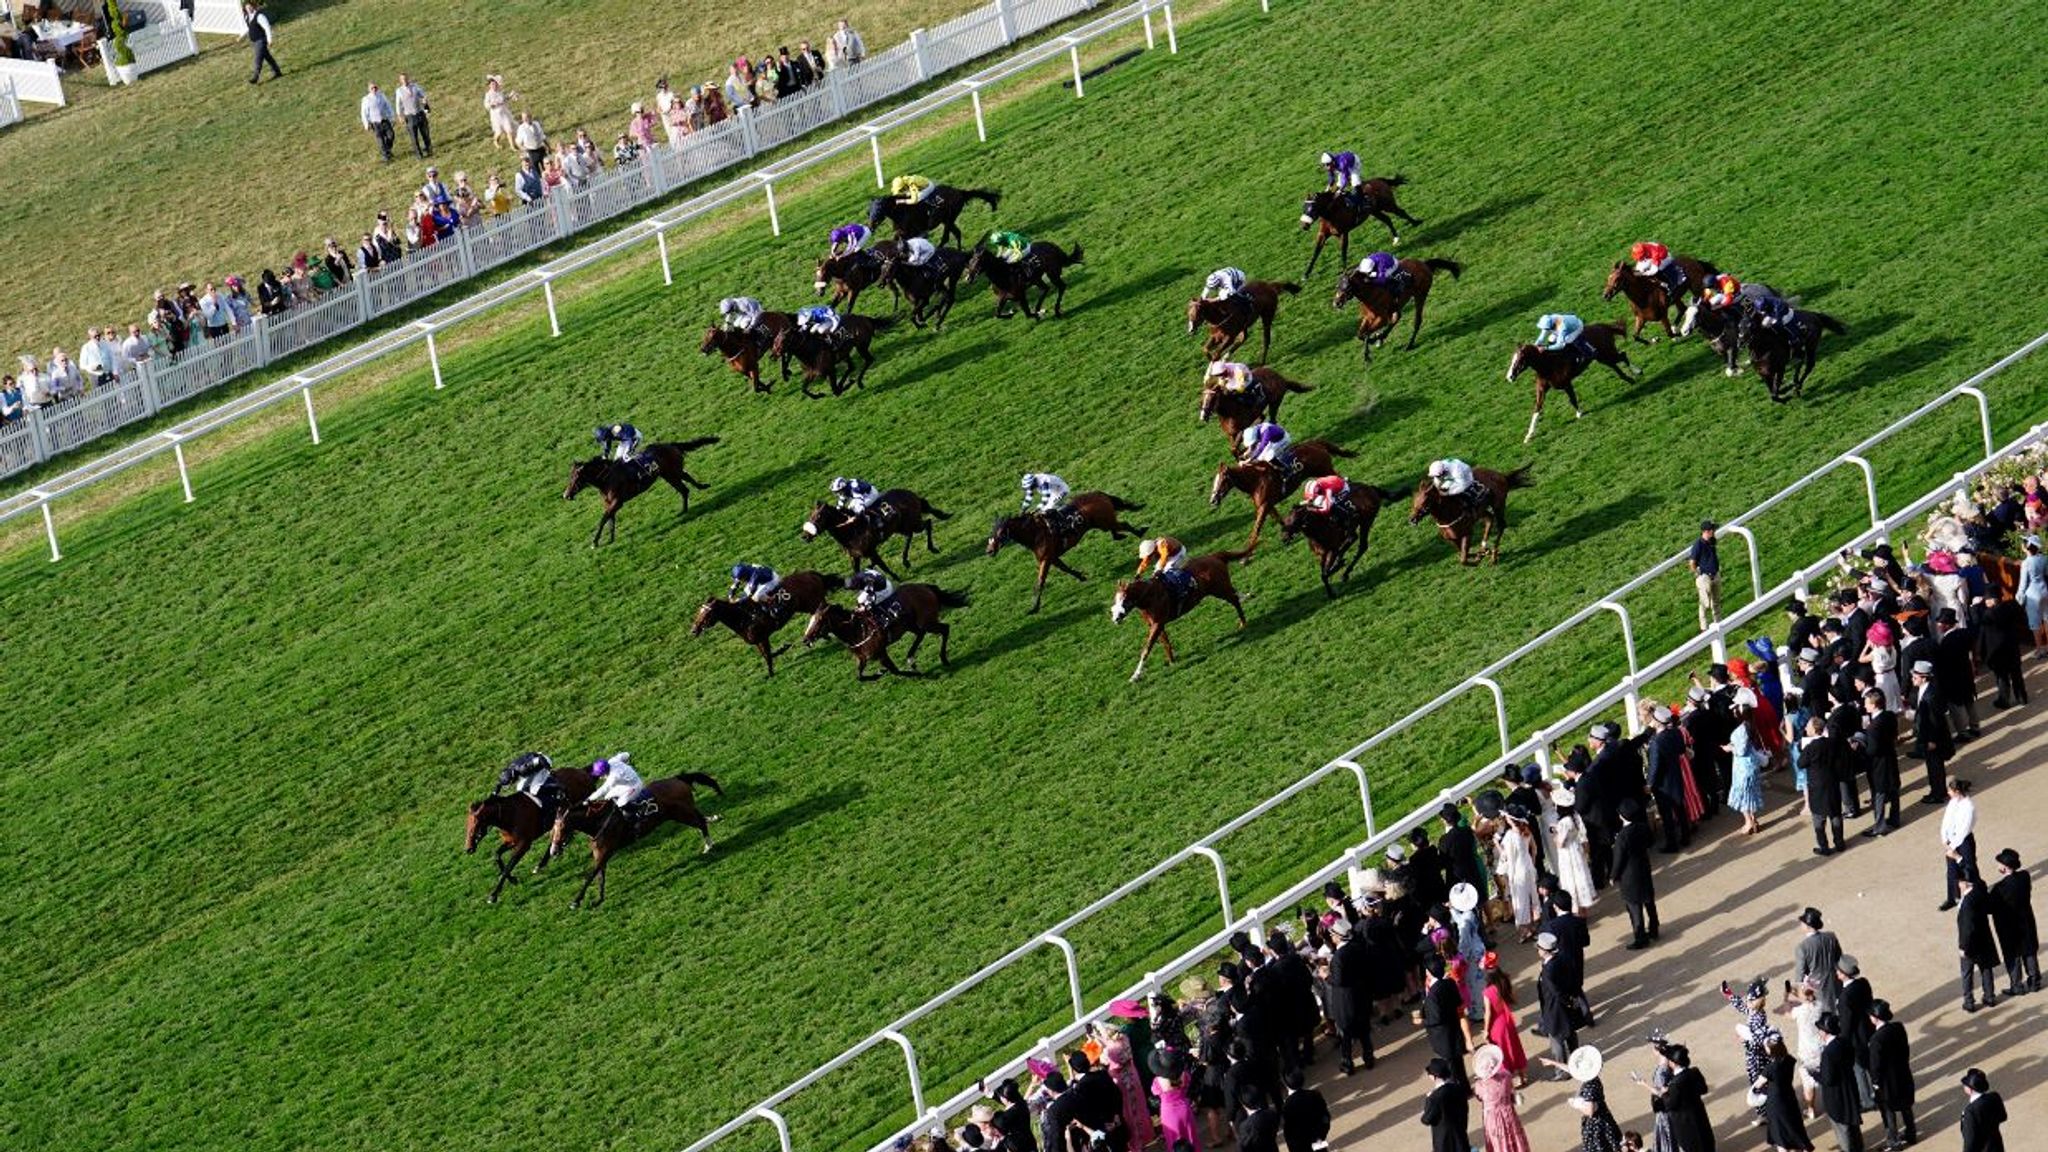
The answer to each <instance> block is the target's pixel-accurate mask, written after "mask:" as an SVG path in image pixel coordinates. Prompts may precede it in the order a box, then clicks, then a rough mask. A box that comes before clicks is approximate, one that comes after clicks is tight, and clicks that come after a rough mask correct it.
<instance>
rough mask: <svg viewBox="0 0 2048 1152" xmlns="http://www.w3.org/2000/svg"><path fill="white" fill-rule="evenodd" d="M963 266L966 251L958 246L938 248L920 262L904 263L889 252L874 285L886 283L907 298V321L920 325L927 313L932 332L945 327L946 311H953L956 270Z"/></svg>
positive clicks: (956, 282) (959, 270)
mask: <svg viewBox="0 0 2048 1152" xmlns="http://www.w3.org/2000/svg"><path fill="white" fill-rule="evenodd" d="M966 267H967V253H966V252H965V251H963V250H961V249H959V248H939V249H935V250H934V251H933V252H932V258H931V259H930V260H928V261H926V262H925V263H923V264H906V263H904V261H903V258H902V257H901V256H897V255H893V254H892V255H890V256H889V257H888V258H887V259H885V260H883V261H882V270H881V272H880V273H879V274H878V276H877V277H876V280H875V282H876V283H877V284H887V285H888V286H889V291H891V292H895V293H897V294H898V295H899V296H908V297H910V323H911V324H912V325H913V326H914V327H918V328H922V327H924V321H925V316H926V314H927V312H929V314H930V316H931V321H932V331H934V332H937V331H940V330H942V329H944V328H945V326H946V313H948V312H951V311H952V310H953V298H954V297H955V296H956V295H958V293H959V291H960V273H961V271H962V270H963V269H965V268H966Z"/></svg>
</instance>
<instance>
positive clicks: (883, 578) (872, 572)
mask: <svg viewBox="0 0 2048 1152" xmlns="http://www.w3.org/2000/svg"><path fill="white" fill-rule="evenodd" d="M846 590H847V591H849V592H852V593H854V594H855V595H854V598H853V606H854V607H855V608H858V609H859V610H860V611H862V612H864V613H866V614H867V617H868V621H869V622H870V623H872V624H873V625H874V626H875V627H877V628H881V629H883V630H884V631H886V630H887V622H886V620H885V611H886V609H887V608H888V606H889V601H890V600H892V599H894V598H895V596H896V585H895V583H894V582H893V581H891V580H890V579H889V577H888V575H887V574H885V573H883V572H882V571H880V570H879V569H875V568H864V569H862V570H861V571H859V572H856V573H854V574H853V575H851V576H848V577H847V578H846Z"/></svg>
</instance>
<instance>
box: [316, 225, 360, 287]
mask: <svg viewBox="0 0 2048 1152" xmlns="http://www.w3.org/2000/svg"><path fill="white" fill-rule="evenodd" d="M320 262H321V263H322V264H324V265H326V266H327V275H328V276H329V277H331V278H332V279H333V280H334V282H335V283H336V284H346V283H348V282H349V280H350V279H352V278H353V277H354V275H355V264H354V263H353V262H352V261H350V260H349V258H348V253H346V252H344V251H342V250H341V245H340V244H339V243H338V242H336V240H335V239H334V237H332V236H329V237H328V238H327V245H326V248H325V250H324V251H323V252H322V253H321V255H320Z"/></svg>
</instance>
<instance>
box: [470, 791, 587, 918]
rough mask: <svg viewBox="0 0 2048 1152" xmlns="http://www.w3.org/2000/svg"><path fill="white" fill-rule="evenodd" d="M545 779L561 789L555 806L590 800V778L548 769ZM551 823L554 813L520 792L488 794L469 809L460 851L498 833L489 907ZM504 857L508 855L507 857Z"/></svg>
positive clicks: (515, 879) (544, 863) (541, 861)
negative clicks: (488, 833)
mask: <svg viewBox="0 0 2048 1152" xmlns="http://www.w3.org/2000/svg"><path fill="white" fill-rule="evenodd" d="M548 776H549V778H551V779H552V780H553V781H554V782H555V783H556V784H557V785H559V786H560V787H561V790H562V796H561V799H560V800H558V801H557V802H556V803H557V804H558V805H566V806H574V805H578V804H581V803H583V802H584V801H585V800H588V799H590V793H591V792H592V791H593V790H594V788H595V786H594V785H593V784H592V783H591V780H590V777H589V776H588V775H586V774H584V773H582V772H556V771H554V770H553V769H549V771H548ZM553 823H554V812H553V811H552V810H551V809H548V808H545V807H543V806H542V804H541V802H540V801H539V800H536V799H534V798H533V797H532V796H529V795H527V794H526V793H524V792H513V793H510V794H507V795H498V794H495V793H494V794H492V795H490V796H486V797H484V798H483V799H482V800H479V801H477V802H476V803H474V804H471V805H470V806H469V825H468V827H467V828H466V829H465V831H464V833H463V841H462V850H463V852H464V853H473V852H475V851H476V846H477V843H478V842H479V841H481V840H482V839H483V836H484V833H485V832H486V831H487V830H489V829H492V828H496V829H497V830H498V851H497V853H496V854H495V856H494V857H493V862H494V863H495V864H496V865H497V868H498V882H497V883H496V884H494V885H492V886H491V896H490V901H489V902H490V903H492V904H496V903H497V902H498V894H499V893H500V892H503V891H504V890H505V885H506V884H507V883H512V884H516V883H518V882H519V880H518V877H516V876H514V875H513V874H512V870H513V869H515V868H517V867H519V861H520V860H521V859H523V858H525V856H526V850H527V849H529V848H531V847H533V844H534V841H536V840H539V839H540V838H541V836H542V835H544V834H545V833H546V832H547V831H548V828H549V826H550V825H552V824H553ZM507 853H509V854H510V855H509V856H508V855H507ZM547 863H548V854H547V853H546V852H542V853H541V857H540V859H539V860H538V861H537V862H535V864H534V866H533V873H534V875H536V876H538V875H540V870H541V869H542V868H545V867H547Z"/></svg>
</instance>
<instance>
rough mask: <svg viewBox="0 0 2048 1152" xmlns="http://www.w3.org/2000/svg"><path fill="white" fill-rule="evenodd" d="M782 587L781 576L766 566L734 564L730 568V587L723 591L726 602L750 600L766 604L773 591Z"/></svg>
mask: <svg viewBox="0 0 2048 1152" xmlns="http://www.w3.org/2000/svg"><path fill="white" fill-rule="evenodd" d="M780 587H782V576H781V574H780V573H778V572H776V571H775V569H773V568H770V567H768V566H767V565H766V564H735V565H733V566H732V586H731V587H730V588H727V589H726V590H725V596H726V599H728V600H752V601H753V602H754V603H756V604H766V603H767V602H768V599H769V597H771V596H774V595H775V590H776V589H777V588H780Z"/></svg>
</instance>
